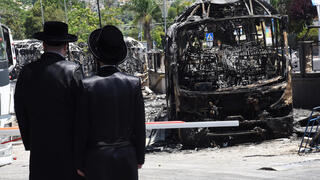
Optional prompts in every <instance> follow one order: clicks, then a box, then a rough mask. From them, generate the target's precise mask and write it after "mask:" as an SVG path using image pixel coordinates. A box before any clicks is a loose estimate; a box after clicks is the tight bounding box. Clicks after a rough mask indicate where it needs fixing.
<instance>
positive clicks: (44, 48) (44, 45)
mask: <svg viewBox="0 0 320 180" xmlns="http://www.w3.org/2000/svg"><path fill="white" fill-rule="evenodd" d="M42 46H43V50H44V51H46V50H47V44H46V43H44V42H42Z"/></svg>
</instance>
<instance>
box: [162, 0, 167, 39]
mask: <svg viewBox="0 0 320 180" xmlns="http://www.w3.org/2000/svg"><path fill="white" fill-rule="evenodd" d="M163 11H164V13H163V18H164V35H165V36H166V35H167V0H163Z"/></svg>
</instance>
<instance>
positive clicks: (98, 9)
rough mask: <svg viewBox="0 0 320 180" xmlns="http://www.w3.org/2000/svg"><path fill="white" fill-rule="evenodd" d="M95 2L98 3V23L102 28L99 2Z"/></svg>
mask: <svg viewBox="0 0 320 180" xmlns="http://www.w3.org/2000/svg"><path fill="white" fill-rule="evenodd" d="M97 4H98V14H99V23H100V28H102V23H101V14H100V3H99V0H97Z"/></svg>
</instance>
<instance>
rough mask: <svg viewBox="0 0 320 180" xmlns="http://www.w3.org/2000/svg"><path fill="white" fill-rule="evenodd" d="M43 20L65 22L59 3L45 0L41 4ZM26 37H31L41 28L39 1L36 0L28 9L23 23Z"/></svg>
mask: <svg viewBox="0 0 320 180" xmlns="http://www.w3.org/2000/svg"><path fill="white" fill-rule="evenodd" d="M43 12H44V20H45V21H63V22H65V13H64V10H63V9H62V7H61V6H60V5H59V4H55V3H52V2H50V1H46V3H44V4H43ZM24 27H25V33H26V37H28V38H31V37H32V35H33V34H34V33H35V32H38V31H41V29H42V15H41V6H40V1H39V0H38V1H37V2H36V3H35V4H34V5H33V7H32V8H31V10H29V11H28V13H27V17H26V20H25V23H24Z"/></svg>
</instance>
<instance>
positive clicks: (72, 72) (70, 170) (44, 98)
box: [14, 53, 82, 180]
mask: <svg viewBox="0 0 320 180" xmlns="http://www.w3.org/2000/svg"><path fill="white" fill-rule="evenodd" d="M81 79H82V74H81V71H80V68H79V66H78V65H76V64H74V63H72V62H69V61H65V59H64V58H63V57H62V56H61V55H59V54H55V53H44V54H43V55H42V56H41V59H40V60H39V61H36V62H33V63H30V64H28V65H26V66H25V67H24V68H23V69H22V71H21V73H20V75H19V79H18V81H17V84H16V90H15V96H14V100H15V111H16V116H17V120H18V123H19V128H20V132H21V135H22V140H23V143H24V146H25V149H26V150H30V175H29V176H30V179H31V180H57V179H59V180H73V179H78V175H77V174H76V171H75V167H74V160H73V159H72V158H73V151H74V150H73V129H74V128H73V124H74V120H75V92H76V90H77V88H78V87H79V82H80V80H81Z"/></svg>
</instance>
